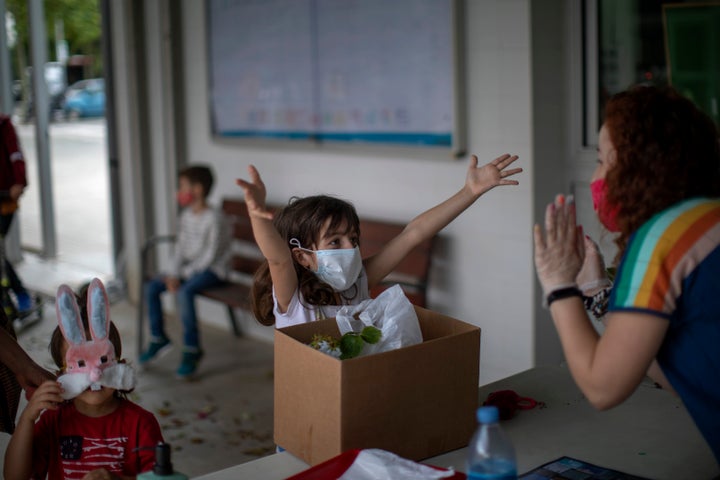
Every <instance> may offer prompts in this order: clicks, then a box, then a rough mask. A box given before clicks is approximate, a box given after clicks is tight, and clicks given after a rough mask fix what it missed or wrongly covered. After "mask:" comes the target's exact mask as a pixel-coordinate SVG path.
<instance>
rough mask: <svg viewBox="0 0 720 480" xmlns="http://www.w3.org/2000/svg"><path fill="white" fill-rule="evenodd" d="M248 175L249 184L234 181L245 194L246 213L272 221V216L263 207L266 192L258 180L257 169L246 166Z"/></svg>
mask: <svg viewBox="0 0 720 480" xmlns="http://www.w3.org/2000/svg"><path fill="white" fill-rule="evenodd" d="M248 173H249V174H250V181H249V182H248V181H246V180H243V179H242V178H238V179H237V180H236V182H237V184H238V185H240V188H242V189H243V192H245V203H246V204H247V207H248V213H249V214H250V216H251V217H258V218H264V219H267V220H272V218H273V214H272V212H271V211H269V210H268V209H267V207H266V206H265V197H266V196H267V191H266V190H265V184H264V183H263V181H262V179H261V178H260V173H258V171H257V168H255V166H253V165H250V166H248Z"/></svg>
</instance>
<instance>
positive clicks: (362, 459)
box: [339, 297, 455, 480]
mask: <svg viewBox="0 0 720 480" xmlns="http://www.w3.org/2000/svg"><path fill="white" fill-rule="evenodd" d="M378 298H379V297H378ZM453 475H455V471H454V470H452V469H450V470H436V469H434V468H432V467H429V466H427V465H423V464H421V463H416V462H413V461H411V460H407V459H405V458H402V457H399V456H397V455H395V454H394V453H391V452H388V451H385V450H380V449H376V448H371V449H366V450H361V451H360V453H358V456H357V457H356V458H355V461H354V462H353V464H352V465H350V468H348V469H347V470H346V471H345V473H343V475H342V476H341V477H340V478H339V480H385V479H392V480H439V479H441V478H448V477H452V476H453Z"/></svg>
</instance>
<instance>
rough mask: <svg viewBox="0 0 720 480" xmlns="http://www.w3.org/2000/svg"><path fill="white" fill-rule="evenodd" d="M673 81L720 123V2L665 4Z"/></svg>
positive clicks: (679, 89)
mask: <svg viewBox="0 0 720 480" xmlns="http://www.w3.org/2000/svg"><path fill="white" fill-rule="evenodd" d="M663 24H664V30H665V54H666V57H667V68H668V78H669V79H670V84H671V85H673V86H674V87H675V88H676V89H677V90H678V91H679V92H681V93H682V94H683V95H686V96H687V97H688V98H690V99H692V100H693V101H694V102H695V103H696V104H697V106H698V107H700V108H701V109H702V110H703V111H704V112H705V113H707V114H708V115H710V116H711V117H712V119H713V120H714V121H715V123H716V124H717V125H718V126H720V2H706V3H687V4H684V3H680V4H669V5H664V6H663Z"/></svg>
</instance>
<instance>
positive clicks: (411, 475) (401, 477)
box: [338, 448, 455, 480]
mask: <svg viewBox="0 0 720 480" xmlns="http://www.w3.org/2000/svg"><path fill="white" fill-rule="evenodd" d="M453 475H455V472H454V471H453V470H437V469H435V468H432V467H429V466H427V465H423V464H421V463H415V462H413V461H412V460H407V459H405V458H402V457H399V456H397V455H395V454H394V453H391V452H388V451H385V450H380V449H377V448H370V449H366V450H362V451H361V452H360V453H358V456H357V457H356V458H355V461H354V462H353V464H352V465H350V468H348V469H347V470H346V471H345V473H343V475H342V476H341V477H340V478H339V479H338V480H377V479H381V478H382V479H385V478H391V479H393V480H437V479H440V478H448V477H452V476H453Z"/></svg>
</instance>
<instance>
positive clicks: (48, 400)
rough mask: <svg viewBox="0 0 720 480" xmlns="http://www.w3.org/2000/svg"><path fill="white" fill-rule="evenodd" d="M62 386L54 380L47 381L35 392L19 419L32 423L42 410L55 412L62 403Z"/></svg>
mask: <svg viewBox="0 0 720 480" xmlns="http://www.w3.org/2000/svg"><path fill="white" fill-rule="evenodd" d="M62 392H63V388H62V385H61V384H60V383H58V382H56V381H55V380H48V381H47V382H44V383H43V384H42V385H40V386H39V387H38V389H37V390H35V393H34V394H33V396H32V398H30V400H29V401H28V404H27V407H25V410H24V411H23V413H22V415H21V418H25V419H26V420H31V421H32V422H33V423H35V421H36V420H37V419H38V417H39V416H40V414H41V413H42V411H43V410H56V409H57V408H58V405H60V404H61V403H62V402H63V398H62V396H61V394H62Z"/></svg>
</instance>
